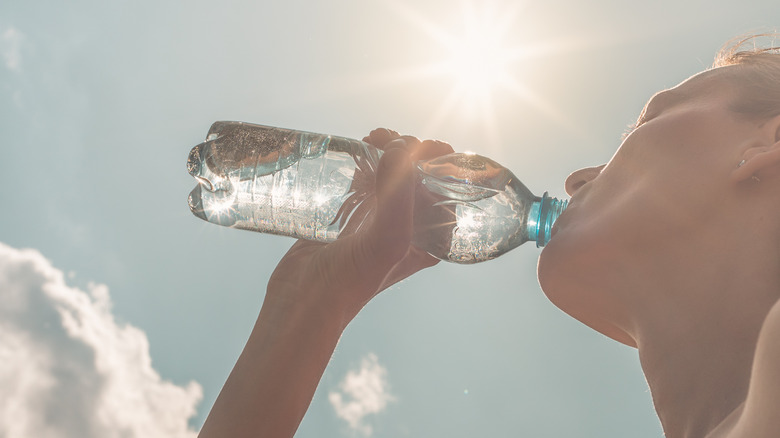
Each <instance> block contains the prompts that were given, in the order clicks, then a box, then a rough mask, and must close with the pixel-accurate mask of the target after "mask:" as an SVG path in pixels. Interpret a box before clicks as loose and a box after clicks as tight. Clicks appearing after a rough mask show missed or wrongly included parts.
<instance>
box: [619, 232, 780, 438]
mask: <svg viewBox="0 0 780 438" xmlns="http://www.w3.org/2000/svg"><path fill="white" fill-rule="evenodd" d="M742 243H744V242H742ZM764 245H766V242H764ZM760 246H761V245H758V246H752V248H751V249H752V253H750V254H751V258H750V260H753V261H755V263H746V260H745V257H741V260H737V259H738V258H740V257H739V254H743V255H744V254H745V253H742V252H740V251H738V250H736V248H735V250H734V251H729V252H724V251H723V248H722V247H721V248H720V251H719V252H714V253H712V254H711V256H708V257H706V258H702V256H701V254H702V251H701V250H702V248H701V247H698V248H697V250H698V252H699V256H698V258H696V257H695V256H694V255H693V254H683V253H679V254H676V257H675V254H674V253H673V252H670V254H669V258H668V263H669V264H668V265H666V266H664V267H663V268H664V269H663V271H664V272H663V275H659V274H660V273H659V272H654V273H648V272H646V273H645V274H648V275H647V276H646V278H647V279H648V281H647V282H645V283H644V284H643V286H642V287H641V289H642V290H639V291H635V292H636V295H634V296H635V297H637V299H636V300H635V301H634V302H633V304H634V305H636V306H641V311H640V309H635V310H637V311H636V312H632V313H633V314H634V315H641V316H639V317H638V318H637V320H635V321H634V324H633V326H634V328H635V330H636V332H635V333H633V336H634V339H635V340H636V342H637V345H638V348H639V356H640V361H641V363H642V368H643V370H644V372H645V375H646V378H647V381H648V384H649V385H650V389H651V393H652V395H653V402H654V404H655V407H656V410H657V412H658V415H659V417H660V419H661V422H662V424H663V427H664V431H665V433H666V436H667V438H703V437H705V436H706V435H707V434H708V433H709V432H710V431H712V430H713V429H715V428H716V427H717V426H718V425H719V424H720V423H721V422H723V420H724V419H725V418H726V417H728V416H729V415H730V414H731V413H732V412H734V411H735V410H737V409H738V408H739V407H740V405H741V404H742V403H743V402H744V400H745V396H746V395H747V390H748V386H749V381H750V371H751V366H752V363H753V356H754V352H755V347H756V342H757V339H758V334H759V331H760V329H761V325H762V324H763V321H764V319H765V317H766V314H767V312H768V311H769V309H770V308H771V307H772V304H774V303H775V302H776V301H777V299H778V291H780V282H778V281H777V278H776V277H777V274H776V273H777V268H776V267H775V266H772V264H773V263H776V260H778V258H776V257H775V256H774V255H770V254H764V255H765V256H766V257H759V256H758V255H759V254H760V252H761V251H760ZM689 248H690V246H689ZM704 253H705V254H706V252H704ZM683 261H685V262H684V263H683ZM762 264H764V265H765V266H762ZM645 266H647V265H645ZM683 267H684V268H683ZM650 279H653V280H650Z"/></svg>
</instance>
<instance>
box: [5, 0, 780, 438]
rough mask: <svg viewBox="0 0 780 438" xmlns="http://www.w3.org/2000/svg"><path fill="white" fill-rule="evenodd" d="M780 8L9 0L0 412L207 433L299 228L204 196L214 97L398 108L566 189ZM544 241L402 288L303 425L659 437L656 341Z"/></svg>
mask: <svg viewBox="0 0 780 438" xmlns="http://www.w3.org/2000/svg"><path fill="white" fill-rule="evenodd" d="M778 25H780V9H778V8H777V5H776V2H774V1H770V0H766V1H752V2H746V3H743V4H740V6H739V7H735V6H733V2H727V1H725V0H710V1H688V2H679V1H677V0H674V1H672V0H658V1H655V2H637V1H625V0H622V1H619V0H592V1H588V2H579V1H574V0H551V1H547V2H530V1H505V0H483V1H479V2H477V1H476V0H471V1H469V0H455V1H452V0H451V1H444V0H431V1H426V0H416V1H413V0H333V1H328V2H326V1H314V0H308V1H304V0H287V1H284V2H281V1H279V2H272V1H254V2H253V1H241V0H226V1H220V2H216V1H200V0H194V1H188V2H183V1H170V0H155V1H150V0H136V1H129V0H124V1H101V2H98V1H79V0H75V1H72V2H67V4H66V2H55V1H46V0H41V1H27V2H22V1H18V0H9V1H4V2H2V3H0V134H2V142H1V143H0V153H1V154H2V161H0V186H2V187H3V189H2V190H0V212H2V214H0V436H2V437H7V438H18V437H30V436H36V437H86V438H90V437H101V438H105V437H109V438H111V437H119V436H121V437H136V436H137V437H152V438H153V437H194V436H196V434H197V430H198V429H199V428H200V426H201V425H202V423H203V421H204V420H205V417H206V415H207V414H208V411H209V409H210V407H211V405H212V403H213V402H214V399H215V398H216V396H217V394H218V392H219V390H220V388H221V387H222V384H223V383H224V381H225V379H226V377H227V374H228V373H229V371H230V369H231V368H232V366H233V363H234V362H235V360H236V358H237V357H238V354H239V353H240V351H241V348H242V347H243V345H244V343H245V341H246V339H247V337H248V335H249V331H250V329H251V327H252V325H253V324H254V321H255V318H256V317H257V313H258V312H259V309H260V304H261V303H262V299H263V294H264V290H265V284H266V282H267V280H268V277H269V275H270V273H271V272H272V270H273V268H274V267H275V265H276V262H277V261H278V260H279V259H280V258H281V256H282V255H283V254H284V252H285V251H286V249H287V248H288V247H289V246H290V245H291V244H292V241H291V240H290V239H287V238H283V237H277V236H266V235H260V234H256V233H250V232H247V231H239V230H232V229H227V228H223V227H218V226H215V225H212V224H208V223H206V222H203V221H201V220H199V219H197V218H195V217H194V216H192V214H191V213H190V212H189V209H188V207H187V202H186V201H187V195H188V194H189V192H190V190H191V189H192V188H193V187H194V185H195V181H194V180H193V179H192V178H191V177H190V176H189V175H188V174H187V172H186V168H185V163H186V159H187V154H188V152H189V150H190V148H191V147H192V146H194V145H196V144H197V143H199V142H201V141H202V140H203V138H204V137H205V135H206V132H207V130H208V128H209V126H210V124H211V123H212V122H214V121H217V120H240V121H246V122H253V123H260V124H266V125H272V126H280V127H286V128H294V129H302V130H307V131H314V132H324V133H330V134H336V135H342V136H347V137H356V138H361V137H363V136H364V135H366V134H367V133H368V132H370V131H371V130H372V129H374V128H376V127H380V126H383V127H388V128H392V129H395V130H397V131H399V132H402V133H406V134H411V135H416V136H418V137H421V138H438V139H441V140H445V141H447V142H449V143H451V144H452V145H453V147H454V148H455V150H458V151H473V152H477V153H479V154H482V155H486V156H489V157H491V158H493V159H494V160H496V161H498V162H500V163H502V164H503V165H504V166H505V167H507V168H509V169H511V170H512V171H513V172H514V173H515V174H516V175H517V176H518V177H519V178H520V179H521V180H522V181H523V182H524V183H525V184H526V185H527V186H528V187H529V188H530V189H531V190H532V191H533V192H535V193H537V194H541V193H542V192H544V191H545V190H546V191H549V192H550V194H551V195H553V196H557V197H565V193H564V191H563V180H564V179H565V177H566V175H568V174H569V173H570V172H571V171H573V170H576V169H578V168H580V167H585V166H592V165H598V164H601V163H603V162H605V161H607V160H608V159H609V158H610V156H611V155H612V153H613V152H614V150H615V149H616V147H617V146H618V145H619V142H620V137H621V134H622V132H623V131H624V130H625V128H626V126H627V125H629V124H630V123H631V122H632V121H633V120H634V119H635V118H636V116H637V115H638V113H639V111H640V110H641V109H642V107H643V106H644V104H645V102H646V100H647V99H648V98H649V97H650V96H652V95H653V94H654V93H655V92H657V91H660V90H662V89H665V88H668V87H672V86H674V85H676V84H677V83H678V82H680V81H681V80H683V79H685V78H687V77H688V76H690V75H692V74H695V73H697V72H698V71H701V70H702V69H704V68H706V67H707V66H709V65H710V63H711V62H712V59H713V56H714V54H715V52H716V51H717V50H718V48H719V47H720V46H721V45H722V44H723V43H725V42H726V41H727V40H729V39H731V38H733V37H736V36H739V35H742V34H745V33H750V32H755V31H766V30H772V29H774V28H775V27H776V26H778ZM538 254H539V251H538V249H537V248H535V247H533V246H528V245H524V246H523V247H521V248H518V249H516V250H514V251H512V252H511V253H509V254H506V255H504V256H502V257H501V258H499V259H496V260H493V261H490V262H486V263H481V264H478V265H472V266H461V265H454V264H446V263H441V264H439V265H438V266H436V267H435V268H432V269H429V270H427V271H424V272H422V273H420V274H418V275H416V276H415V277H412V278H410V279H408V280H406V281H404V282H402V283H401V284H399V285H396V286H394V287H392V288H391V289H390V290H388V291H385V292H383V293H382V294H380V295H379V296H378V297H377V298H376V299H375V300H374V301H373V302H372V303H370V304H369V305H368V306H367V308H366V309H365V310H364V311H363V313H361V314H360V315H359V316H358V317H357V318H356V319H355V320H354V321H353V322H352V324H351V325H350V326H349V327H348V329H347V330H346V332H345V333H344V335H343V337H342V339H341V341H340V343H339V346H338V348H337V349H336V351H335V353H334V355H333V358H332V360H331V362H330V364H329V366H328V368H327V370H326V371H325V374H324V376H323V379H322V382H321V384H320V387H319V388H318V391H317V393H316V394H315V397H314V400H313V401H312V405H311V407H310V409H309V412H308V413H307V415H306V417H305V418H304V420H303V422H302V424H301V426H300V428H299V430H298V434H297V436H299V437H324V438H330V437H430V436H447V437H473V436H491V437H509V436H512V437H532V438H545V437H563V436H566V437H582V438H591V437H592V438H596V437H598V438H624V437H626V436H630V437H634V438H659V437H661V436H662V430H661V427H660V423H659V421H658V419H657V417H656V416H655V413H654V411H653V406H652V401H651V397H650V393H649V391H648V389H647V385H646V382H645V380H644V377H643V375H642V372H641V369H640V366H639V362H638V359H637V353H636V351H635V350H633V349H631V348H629V347H626V346H623V345H621V344H618V343H616V342H614V341H611V340H609V339H607V338H605V337H604V336H602V335H599V334H598V333H595V332H593V331H591V330H590V329H588V328H586V327H585V326H584V325H582V324H580V323H579V322H577V321H575V320H573V319H571V318H570V317H568V316H567V315H565V314H564V313H563V312H561V311H560V310H558V309H557V308H555V307H554V306H553V305H552V304H550V303H549V302H548V301H547V300H546V298H545V297H544V295H543V293H542V292H541V290H540V289H539V286H538V283H537V280H536V276H535V268H536V259H537V257H538Z"/></svg>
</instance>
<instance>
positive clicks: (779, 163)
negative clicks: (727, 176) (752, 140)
mask: <svg viewBox="0 0 780 438" xmlns="http://www.w3.org/2000/svg"><path fill="white" fill-rule="evenodd" d="M778 172H780V141H777V142H775V143H774V144H772V145H771V146H763V147H752V148H750V149H748V150H746V151H745V153H744V154H743V156H742V161H740V162H739V163H737V167H736V168H735V169H734V171H733V172H732V179H733V180H734V181H735V182H742V181H747V180H752V181H756V180H758V179H759V175H760V174H763V175H765V176H767V174H776V173H778Z"/></svg>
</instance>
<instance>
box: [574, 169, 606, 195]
mask: <svg viewBox="0 0 780 438" xmlns="http://www.w3.org/2000/svg"><path fill="white" fill-rule="evenodd" d="M604 166H606V164H602V165H601V166H596V167H585V168H583V169H580V170H576V171H574V172H573V173H572V174H571V175H569V177H568V178H566V183H565V186H566V193H567V194H568V195H569V196H574V193H576V192H577V190H579V189H580V187H582V186H584V185H585V183H587V182H590V181H592V180H593V178H596V177H597V176H599V174H600V173H601V169H603V168H604Z"/></svg>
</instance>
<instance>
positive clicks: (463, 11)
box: [388, 0, 576, 146]
mask: <svg viewBox="0 0 780 438" xmlns="http://www.w3.org/2000/svg"><path fill="white" fill-rule="evenodd" d="M449 4H451V5H452V7H454V11H453V10H452V9H453V8H450V9H448V10H447V11H446V16H445V15H432V14H430V12H429V15H423V14H421V13H419V12H418V11H417V10H414V9H412V8H411V7H410V6H409V5H404V4H403V3H402V2H393V3H392V4H390V3H388V7H390V8H392V9H394V10H395V12H397V13H398V14H399V15H400V16H401V17H402V18H403V19H404V21H406V22H407V23H408V24H409V25H411V26H413V27H415V28H417V29H418V30H420V31H421V32H423V33H424V34H425V35H426V36H427V37H428V40H427V41H426V40H425V39H421V40H420V49H419V50H422V51H424V52H425V53H426V55H427V56H426V58H427V59H429V61H428V62H426V63H424V64H418V65H414V66H409V67H407V68H405V69H403V70H399V71H397V72H395V73H394V74H393V75H392V76H388V79H389V80H391V81H393V80H394V81H399V80H401V81H408V80H426V79H427V80H434V81H436V82H440V83H443V84H449V89H448V91H445V93H446V94H444V95H442V96H441V98H440V100H439V103H438V104H437V106H436V107H435V109H434V110H433V111H431V113H430V116H429V119H428V123H427V126H426V128H425V130H426V131H429V132H435V131H436V130H437V129H438V128H439V126H440V125H441V124H443V123H445V122H446V121H447V120H449V119H451V118H452V116H454V115H457V114H459V115H460V117H461V118H462V119H463V120H464V121H467V122H468V123H475V122H476V123H480V124H481V125H482V132H483V133H484V135H485V138H486V141H487V143H490V144H492V145H496V146H497V145H499V144H501V141H500V138H499V135H498V132H499V131H500V129H499V127H498V122H497V120H498V119H499V117H498V114H499V113H501V112H506V111H517V110H519V109H520V108H518V107H517V106H515V107H511V108H510V107H508V106H507V105H509V106H512V105H517V104H519V105H527V106H531V107H532V109H533V110H534V111H536V112H539V113H543V114H545V115H547V116H548V117H550V118H552V119H556V120H561V119H563V117H562V115H561V112H560V110H559V109H558V108H555V107H554V105H551V104H550V103H549V102H548V101H547V100H546V99H545V98H543V97H542V96H540V95H539V94H538V92H537V91H536V90H534V89H533V88H532V87H530V86H527V85H526V83H525V78H524V75H525V74H529V73H527V72H528V71H529V70H527V69H526V68H524V67H525V66H527V65H529V63H532V62H538V60H539V58H540V57H544V56H548V55H551V54H553V53H557V52H560V51H563V50H570V49H571V46H572V45H576V44H572V41H570V40H568V39H566V38H565V37H561V36H558V40H556V41H552V40H547V39H545V40H540V39H538V37H535V36H534V35H538V33H535V32H533V29H532V28H529V25H531V21H530V20H531V17H529V16H526V15H523V2H517V1H511V2H506V1H501V0H483V1H480V2H478V1H477V0H460V1H457V2H452V3H449ZM458 7H459V9H458ZM529 38H531V39H529Z"/></svg>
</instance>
